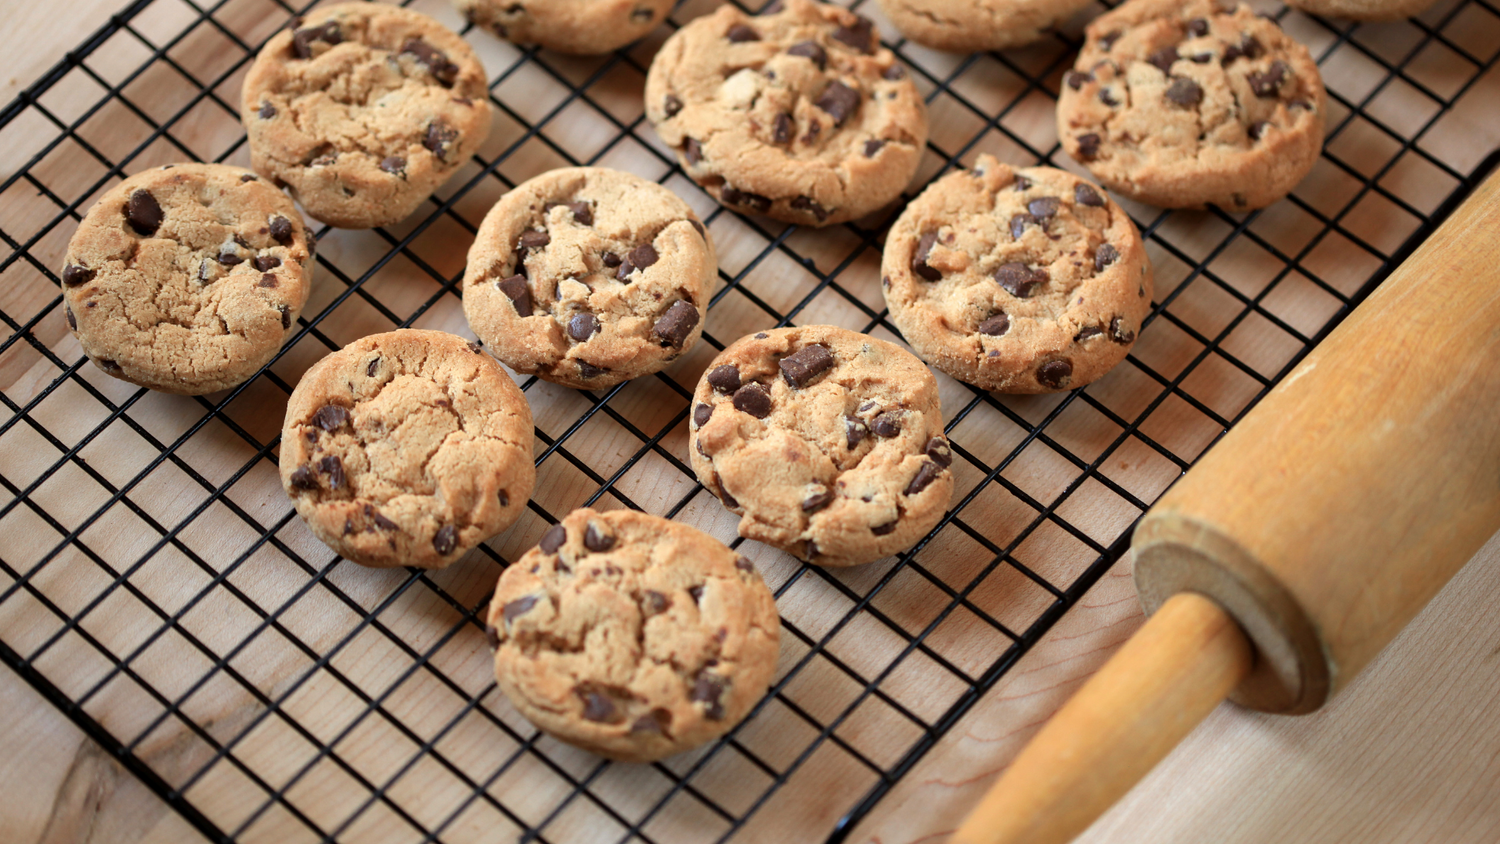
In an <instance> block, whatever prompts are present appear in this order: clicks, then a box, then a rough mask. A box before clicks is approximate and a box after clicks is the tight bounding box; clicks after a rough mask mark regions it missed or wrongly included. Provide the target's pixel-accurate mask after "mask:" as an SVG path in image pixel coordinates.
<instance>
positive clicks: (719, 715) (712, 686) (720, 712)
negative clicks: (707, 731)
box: [690, 671, 726, 721]
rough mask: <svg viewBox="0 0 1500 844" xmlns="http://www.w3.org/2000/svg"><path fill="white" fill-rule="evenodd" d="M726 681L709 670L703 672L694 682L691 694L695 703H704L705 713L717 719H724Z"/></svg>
mask: <svg viewBox="0 0 1500 844" xmlns="http://www.w3.org/2000/svg"><path fill="white" fill-rule="evenodd" d="M725 685H726V683H725V681H724V680H723V679H722V678H720V677H718V676H715V675H713V674H710V673H708V672H707V671H704V672H701V673H700V674H699V675H698V679H697V680H696V681H694V682H693V693H692V695H691V696H690V697H691V699H692V701H693V702H694V703H701V704H703V709H704V714H705V715H707V716H708V717H710V718H712V719H714V720H715V721H719V720H723V718H724V704H723V703H722V701H721V698H723V696H724V687H725Z"/></svg>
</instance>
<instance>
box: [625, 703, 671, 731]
mask: <svg viewBox="0 0 1500 844" xmlns="http://www.w3.org/2000/svg"><path fill="white" fill-rule="evenodd" d="M630 731H631V732H632V733H661V734H662V735H664V736H670V735H671V734H672V713H671V712H670V711H668V710H665V709H661V708H657V709H653V710H651V713H650V714H649V715H642V716H641V717H639V718H637V719H635V722H634V723H632V724H631V725H630Z"/></svg>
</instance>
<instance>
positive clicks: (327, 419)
mask: <svg viewBox="0 0 1500 844" xmlns="http://www.w3.org/2000/svg"><path fill="white" fill-rule="evenodd" d="M348 422H349V411H348V410H347V409H345V408H342V407H339V406H338V405H336V404H325V405H323V406H322V407H320V408H318V412H317V413H314V414H313V418H312V423H313V424H314V425H317V426H318V427H319V428H322V429H323V430H325V431H327V432H329V433H333V432H334V431H337V430H338V429H340V428H342V427H344V425H346V424H347V423H348Z"/></svg>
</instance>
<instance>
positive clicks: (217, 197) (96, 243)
mask: <svg viewBox="0 0 1500 844" xmlns="http://www.w3.org/2000/svg"><path fill="white" fill-rule="evenodd" d="M311 275H312V245H311V243H310V242H309V239H308V232H307V229H306V227H304V226H303V225H302V218H301V216H299V215H298V214H297V209H296V208H295V207H294V206H293V205H292V202H291V200H290V199H288V198H287V196H286V194H284V193H282V192H281V191H280V190H277V189H276V188H275V187H273V186H271V184H269V183H268V182H266V181H264V180H263V179H261V178H260V177H259V176H256V175H255V174H254V173H251V172H250V171H249V170H242V169H240V168H238V167H229V166H227V165H222V164H169V165H167V166H165V167H156V168H152V169H150V170H146V171H144V172H141V173H137V174H135V175H134V176H131V177H130V178H128V179H126V180H125V181H123V182H121V183H120V184H118V185H116V186H115V187H114V188H112V189H110V190H109V191H108V192H107V193H105V194H104V195H103V196H102V197H100V198H99V201H98V202H97V203H95V204H94V207H93V208H91V209H89V212H88V214H87V215H86V216H85V217H84V218H83V222H82V223H81V224H80V225H79V226H78V231H77V232H76V233H74V235H73V239H72V240H71V241H69V243H68V255H67V262H66V264H65V265H64V267H63V272H62V280H63V312H64V317H65V318H66V319H67V322H68V328H70V329H71V330H72V331H73V333H74V334H75V335H76V336H77V337H78V342H79V343H80V344H82V346H83V351H84V353H85V354H87V355H88V356H89V359H90V360H92V361H93V362H94V363H95V365H97V366H98V367H99V368H100V369H103V370H104V371H105V372H107V373H109V374H110V375H113V376H115V377H116V378H122V379H124V380H126V381H130V382H131V383H134V384H139V385H141V386H143V387H150V388H151V389H153V390H161V391H163V392H168V393H182V394H186V395H202V394H204V393H211V392H214V391H215V390H224V389H228V388H230V387H233V386H235V385H237V384H240V383H242V382H244V381H246V380H247V379H249V378H250V377H251V376H252V375H254V374H255V373H256V371H257V370H259V369H260V368H261V367H262V366H265V365H266V364H267V363H268V362H270V360H271V358H272V357H274V356H275V354H276V352H277V350H278V349H280V348H281V343H282V340H284V339H285V338H286V335H287V332H288V331H289V330H290V329H291V327H292V323H293V322H295V321H296V319H297V316H298V314H300V313H301V312H302V306H303V304H305V303H306V302H307V293H308V281H309V279H310V278H311Z"/></svg>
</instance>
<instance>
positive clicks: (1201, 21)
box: [1187, 18, 1208, 38]
mask: <svg viewBox="0 0 1500 844" xmlns="http://www.w3.org/2000/svg"><path fill="white" fill-rule="evenodd" d="M1187 31H1188V34H1189V35H1192V36H1193V37H1194V38H1202V37H1203V36H1205V35H1207V34H1208V20H1207V19H1206V18H1193V19H1192V20H1190V21H1188V22H1187Z"/></svg>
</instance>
